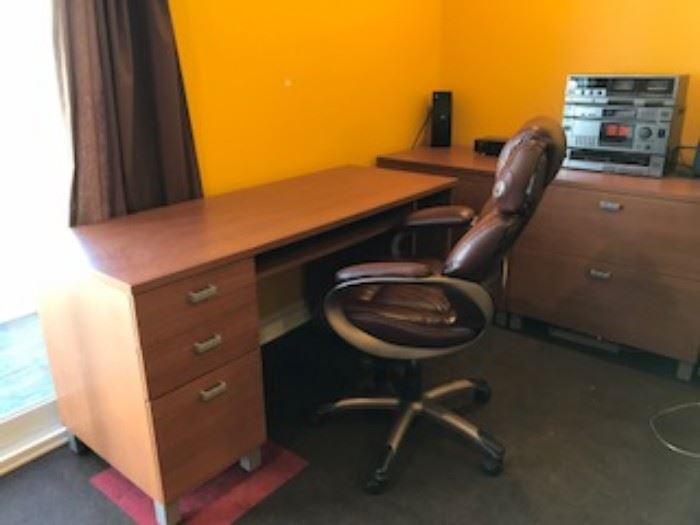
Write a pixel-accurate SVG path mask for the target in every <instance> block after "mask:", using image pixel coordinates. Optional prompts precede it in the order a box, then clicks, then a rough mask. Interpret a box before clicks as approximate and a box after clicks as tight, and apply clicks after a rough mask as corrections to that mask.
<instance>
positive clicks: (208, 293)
mask: <svg viewBox="0 0 700 525" xmlns="http://www.w3.org/2000/svg"><path fill="white" fill-rule="evenodd" d="M218 293H219V289H218V288H217V287H216V285H215V284H210V285H209V286H207V287H205V288H202V289H201V290H196V291H194V292H189V293H188V294H187V300H188V301H189V302H190V304H199V303H203V302H204V301H208V300H209V299H211V298H212V297H216V296H217V294H218Z"/></svg>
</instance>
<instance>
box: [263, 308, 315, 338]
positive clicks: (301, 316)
mask: <svg viewBox="0 0 700 525" xmlns="http://www.w3.org/2000/svg"><path fill="white" fill-rule="evenodd" d="M310 320H311V312H310V311H309V308H308V306H307V305H306V303H305V302H304V301H297V302H294V303H292V304H290V305H287V306H285V307H284V308H281V309H280V310H277V311H276V312H274V313H272V314H271V315H268V316H266V317H265V318H263V319H261V320H260V344H261V345H264V344H266V343H269V342H270V341H274V340H275V339H277V338H278V337H282V336H283V335H284V334H286V333H287V332H290V331H291V330H294V329H295V328H298V327H299V326H301V325H303V324H304V323H306V322H308V321H310Z"/></svg>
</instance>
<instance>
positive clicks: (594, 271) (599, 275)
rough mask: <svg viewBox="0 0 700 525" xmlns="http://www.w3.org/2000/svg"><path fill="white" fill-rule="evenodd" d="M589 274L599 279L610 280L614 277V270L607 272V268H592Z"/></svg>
mask: <svg viewBox="0 0 700 525" xmlns="http://www.w3.org/2000/svg"><path fill="white" fill-rule="evenodd" d="M588 275H590V276H591V277H593V279H598V280H599V281H609V280H610V278H611V277H612V272H606V271H605V270H598V269H597V268H591V269H590V270H588Z"/></svg>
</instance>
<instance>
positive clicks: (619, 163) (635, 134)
mask: <svg viewBox="0 0 700 525" xmlns="http://www.w3.org/2000/svg"><path fill="white" fill-rule="evenodd" d="M687 82H688V78H687V76H685V75H570V76H569V77H568V79H567V83H566V93H565V104H564V116H563V122H562V124H563V127H564V131H565V132H566V138H567V143H568V145H567V154H566V158H565V160H564V166H565V167H567V168H579V169H587V170H594V171H611V172H615V173H628V174H633V175H646V176H652V177H659V176H661V175H663V173H664V171H665V170H666V169H667V168H668V167H669V166H670V164H671V163H672V158H671V157H672V154H673V153H675V151H676V147H677V146H678V144H679V140H680V130H681V125H682V120H683V113H684V111H685V94H686V90H687Z"/></svg>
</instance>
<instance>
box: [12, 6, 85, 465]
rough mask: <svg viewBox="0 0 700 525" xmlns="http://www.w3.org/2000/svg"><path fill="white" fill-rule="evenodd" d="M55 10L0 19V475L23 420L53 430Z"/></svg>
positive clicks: (60, 145)
mask: <svg viewBox="0 0 700 525" xmlns="http://www.w3.org/2000/svg"><path fill="white" fill-rule="evenodd" d="M51 6H52V3H51V1H50V0H34V1H32V2H11V3H8V4H6V5H3V6H2V8H1V9H2V11H3V12H2V15H1V16H0V64H2V68H3V75H2V80H0V115H2V119H0V143H1V144H2V152H3V153H2V170H1V171H0V177H1V182H2V184H1V185H0V243H1V247H0V254H1V255H0V290H1V291H2V293H0V470H2V468H3V465H2V461H3V458H7V456H8V454H9V453H10V452H9V450H10V449H11V448H12V447H13V446H15V445H17V446H20V445H22V446H25V445H26V444H27V443H26V439H25V437H26V436H22V432H21V425H19V426H18V418H19V419H21V418H30V419H32V425H31V427H32V432H33V433H34V434H36V431H37V429H40V427H41V425H40V424H38V422H37V414H40V413H47V414H50V417H49V418H48V420H50V421H51V424H52V425H53V426H55V425H56V424H57V419H56V417H55V414H54V413H53V412H52V410H48V409H47V407H48V408H51V407H50V405H51V401H52V399H53V397H54V394H53V387H52V384H51V377H50V374H49V371H48V365H47V362H46V355H45V351H44V347H43V342H42V338H41V331H40V328H39V323H38V319H37V316H36V314H35V312H36V306H37V295H38V292H39V284H38V283H39V282H40V281H41V278H40V276H41V275H42V273H43V272H49V271H51V264H52V262H51V253H47V252H48V250H47V249H46V247H47V246H50V244H51V243H50V240H51V238H52V236H54V235H56V232H58V231H60V230H61V229H65V228H66V227H67V225H68V217H69V202H70V199H69V197H70V177H71V162H72V161H71V155H70V147H69V144H70V143H69V140H68V134H67V129H66V126H65V123H64V120H63V117H62V114H61V107H60V97H59V89H58V83H57V77H56V65H55V56H54V50H53V27H52V24H53V22H52V8H51ZM34 409H36V411H35V412H34V413H32V411H33V410H34ZM10 424H11V428H12V431H11V432H10V431H7V429H8V428H10V427H9V425H10Z"/></svg>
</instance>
